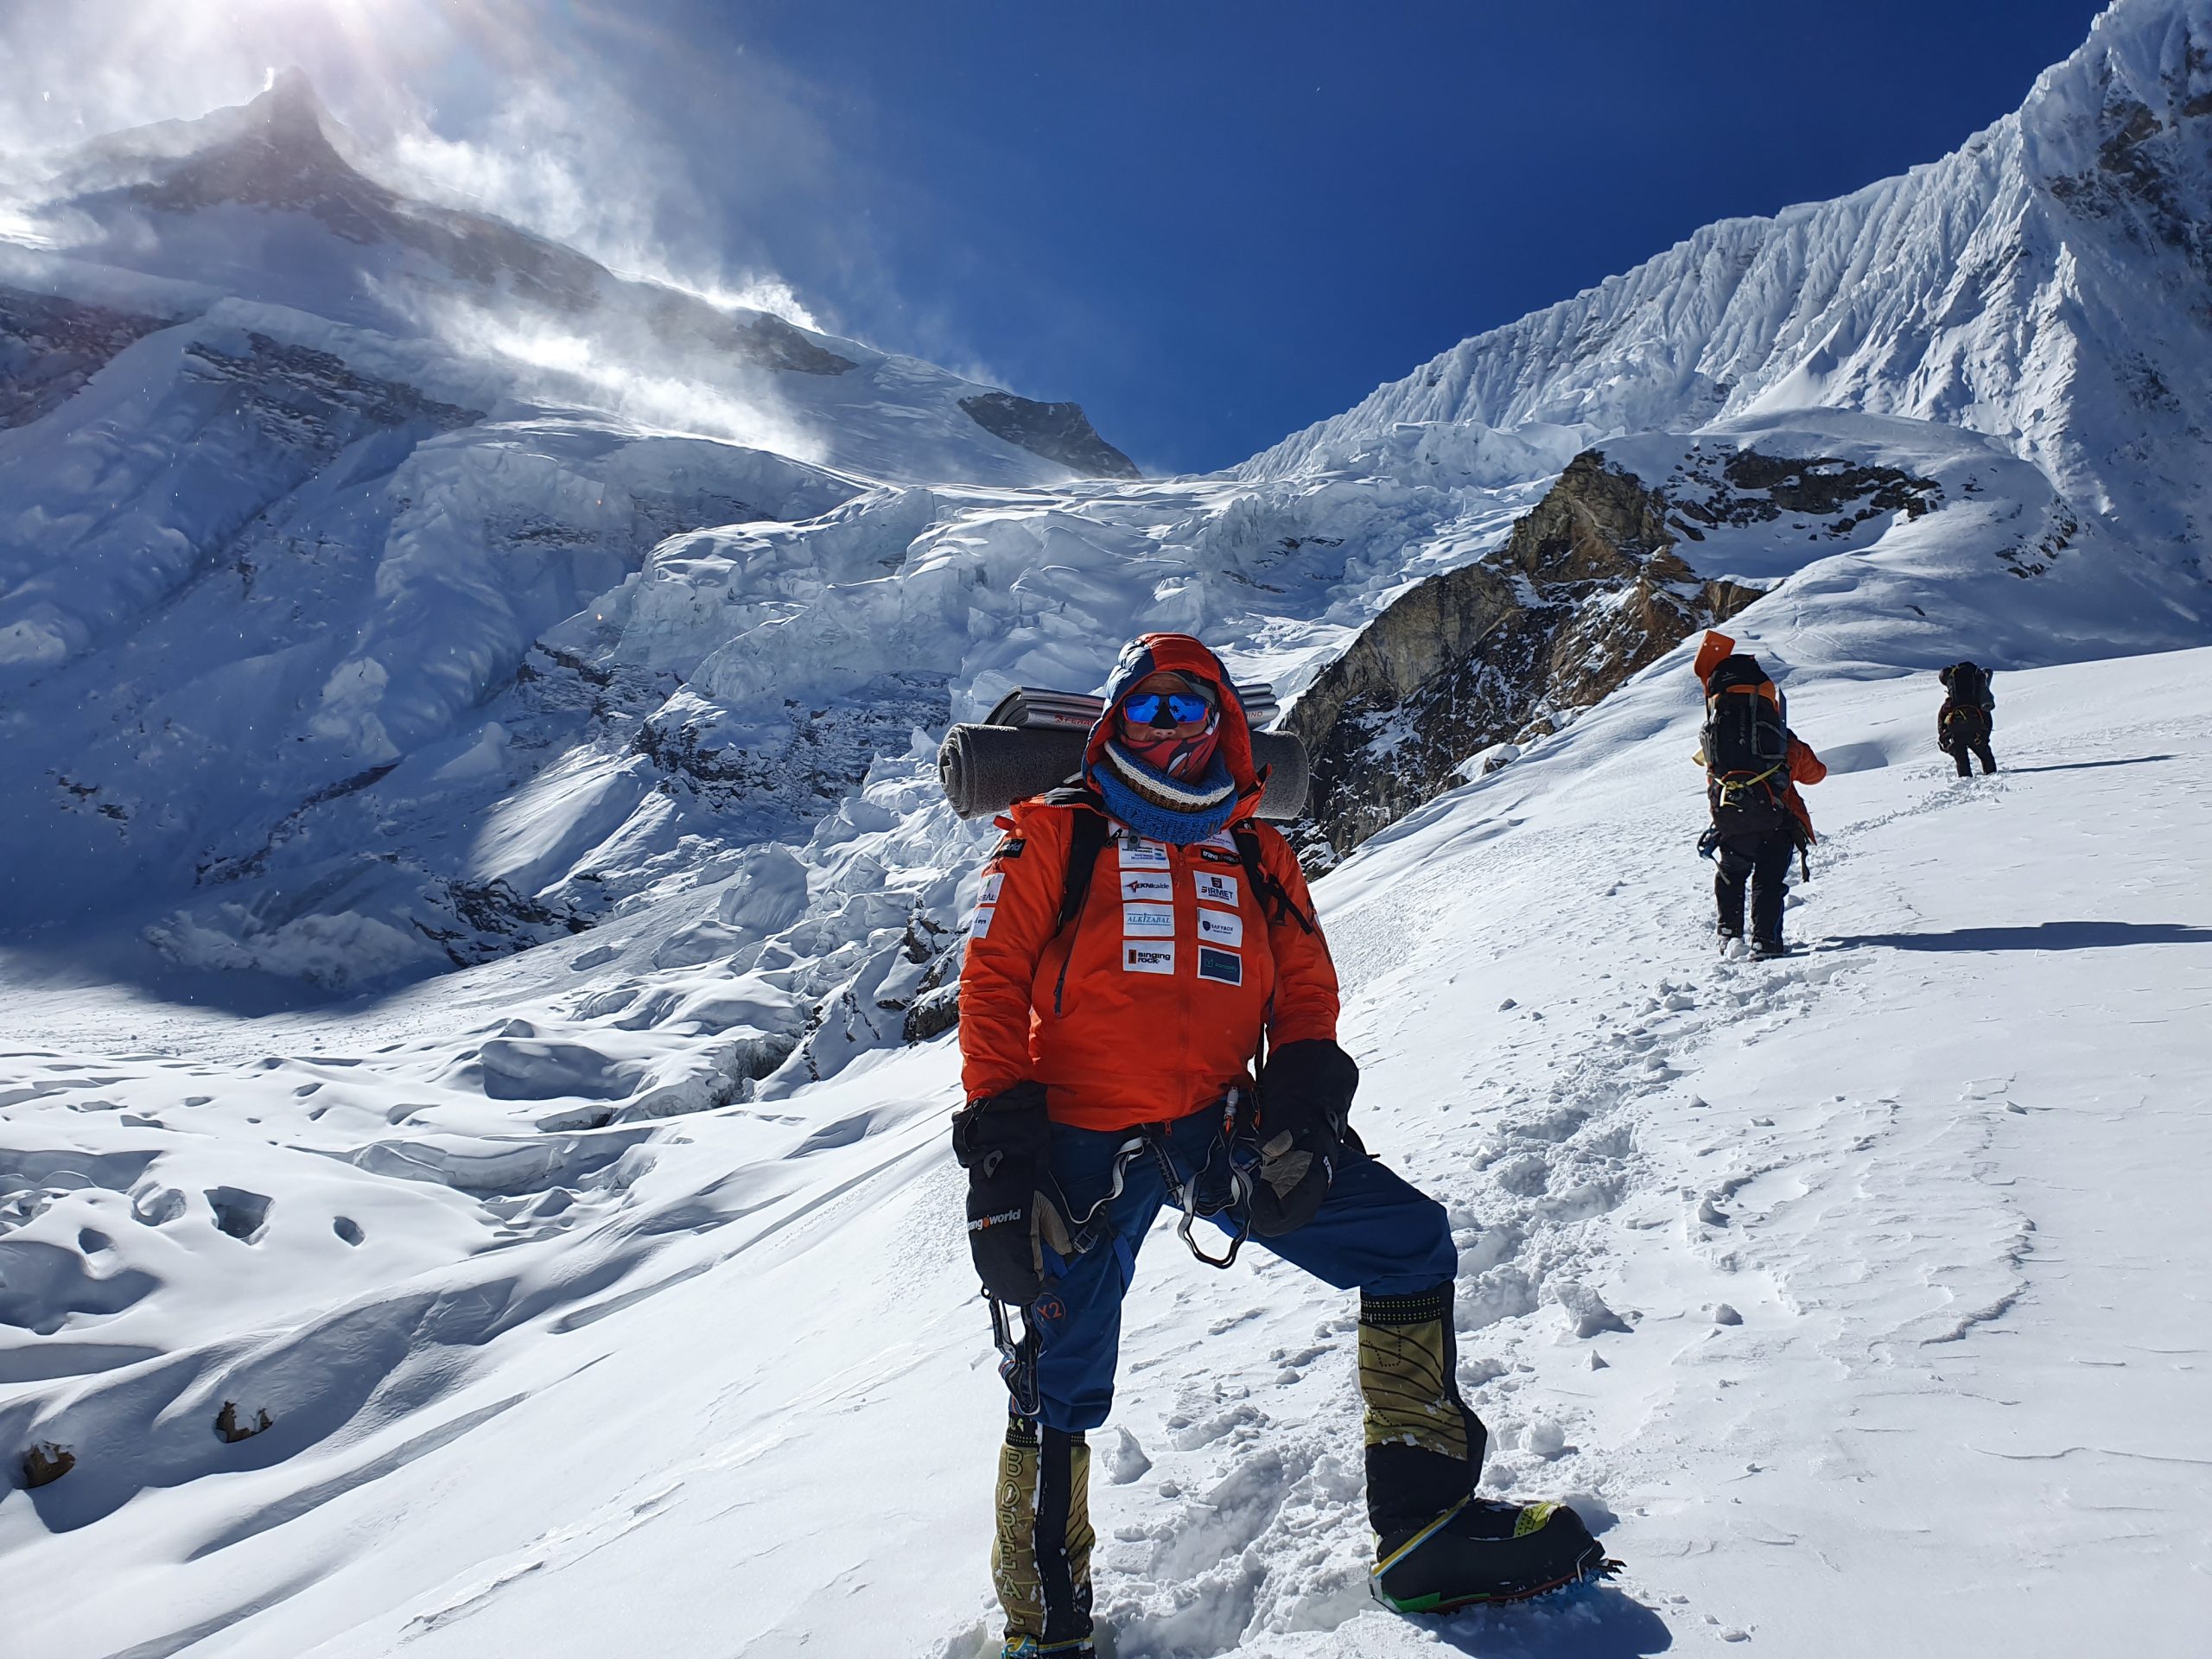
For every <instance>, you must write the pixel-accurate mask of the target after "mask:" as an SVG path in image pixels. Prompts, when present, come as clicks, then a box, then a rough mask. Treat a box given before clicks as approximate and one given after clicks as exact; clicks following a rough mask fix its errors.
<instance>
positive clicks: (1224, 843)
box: [1198, 829, 1236, 853]
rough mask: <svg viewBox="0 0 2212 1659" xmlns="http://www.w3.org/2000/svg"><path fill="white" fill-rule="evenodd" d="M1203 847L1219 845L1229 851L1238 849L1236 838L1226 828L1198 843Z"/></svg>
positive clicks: (1216, 831)
mask: <svg viewBox="0 0 2212 1659" xmlns="http://www.w3.org/2000/svg"><path fill="white" fill-rule="evenodd" d="M1198 845H1199V846H1201V847H1219V848H1221V849H1224V850H1225V851H1228V852H1232V853H1233V852H1235V851H1236V837H1235V836H1231V835H1230V833H1229V831H1228V830H1226V829H1217V830H1215V831H1214V832H1213V834H1211V835H1210V836H1207V837H1206V838H1205V840H1204V841H1202V842H1199V843H1198Z"/></svg>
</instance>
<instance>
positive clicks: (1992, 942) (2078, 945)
mask: <svg viewBox="0 0 2212 1659" xmlns="http://www.w3.org/2000/svg"><path fill="white" fill-rule="evenodd" d="M1828 943H1829V944H1831V945H1849V944H1886V945H1888V946H1889V947H1890V948H1891V950H2107V949H2110V948H2111V947H2113V946H2115V945H2122V944H2212V927H2190V926H2185V925H2183V924H2181V923H2178V922H2038V923H2037V925H2035V926H2033V927H1961V928H1954V929H1953V930H1952V931H1950V932H1948V933H1859V934H1853V935H1852V936H1851V937H1849V938H1839V939H1831V940H1829V941H1828Z"/></svg>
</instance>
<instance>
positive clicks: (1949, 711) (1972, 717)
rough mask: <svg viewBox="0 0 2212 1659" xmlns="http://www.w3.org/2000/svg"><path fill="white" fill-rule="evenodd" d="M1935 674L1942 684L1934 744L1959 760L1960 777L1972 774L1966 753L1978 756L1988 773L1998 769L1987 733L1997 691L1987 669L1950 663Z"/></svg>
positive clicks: (1993, 723)
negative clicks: (1940, 707)
mask: <svg viewBox="0 0 2212 1659" xmlns="http://www.w3.org/2000/svg"><path fill="white" fill-rule="evenodd" d="M1936 678H1938V679H1939V680H1941V681H1942V683H1943V707H1942V709H1941V710H1940V711H1939V712H1938V713H1937V715H1936V747H1937V748H1939V749H1941V750H1942V751H1943V753H1946V754H1948V755H1949V756H1950V757H1951V759H1952V760H1955V761H1956V762H1957V763H1958V768H1959V776H1960V777H1961V778H1971V777H1973V776H1974V768H1973V767H1972V766H1968V765H1967V756H1968V755H1969V754H1971V755H1974V756H1977V757H1979V758H1980V761H1981V770H1982V773H1983V775H1984V776H1985V777H1986V776H1987V775H1988V774H1989V773H1991V772H1994V771H1996V770H1997V757H1996V756H1995V755H1993V754H1992V753H1990V752H1989V739H1990V734H1991V733H1992V732H1993V731H1994V730H1995V729H1996V726H1997V715H1996V709H1997V694H1996V693H1995V692H1993V691H1992V690H1990V689H1989V671H1988V670H1987V669H1986V668H1982V667H1980V666H1978V665H1977V664H1973V663H1953V664H1951V665H1950V666H1949V667H1948V668H1947V669H1945V670H1943V671H1942V673H1940V674H1938V675H1937V676H1936Z"/></svg>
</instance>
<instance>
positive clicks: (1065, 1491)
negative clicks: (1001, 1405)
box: [991, 1417, 1096, 1659]
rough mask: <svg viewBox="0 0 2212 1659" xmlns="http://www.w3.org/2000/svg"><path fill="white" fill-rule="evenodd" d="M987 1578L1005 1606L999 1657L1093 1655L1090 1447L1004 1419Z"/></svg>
mask: <svg viewBox="0 0 2212 1659" xmlns="http://www.w3.org/2000/svg"><path fill="white" fill-rule="evenodd" d="M997 1509H998V1528H997V1535H996V1536H995V1538H994V1539H993V1541H992V1543H991V1583H992V1585H993V1586H995V1588H996V1589H997V1591H998V1592H999V1605H1000V1606H1001V1608H1003V1609H1004V1610H1005V1612H1006V1645H1005V1646H1004V1647H1002V1648H1001V1649H999V1652H1000V1654H1001V1659H1093V1656H1094V1654H1095V1652H1096V1649H1093V1648H1092V1646H1091V1644H1090V1547H1091V1544H1092V1542H1093V1541H1094V1538H1093V1535H1092V1532H1091V1529H1090V1446H1089V1445H1088V1444H1086V1443H1085V1441H1084V1438H1083V1436H1082V1435H1081V1434H1080V1433H1073V1434H1068V1433H1061V1432H1060V1431H1059V1430H1058V1429H1052V1428H1045V1427H1040V1426H1039V1425H1038V1424H1036V1423H1033V1422H1031V1421H1028V1420H1027V1418H1021V1417H1014V1418H1009V1419H1008V1420H1007V1426H1006V1445H1005V1446H1004V1447H1003V1448H1002V1449H1001V1451H1000V1452H999V1486H998V1501H997Z"/></svg>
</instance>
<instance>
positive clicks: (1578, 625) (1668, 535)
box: [1284, 450, 1904, 868]
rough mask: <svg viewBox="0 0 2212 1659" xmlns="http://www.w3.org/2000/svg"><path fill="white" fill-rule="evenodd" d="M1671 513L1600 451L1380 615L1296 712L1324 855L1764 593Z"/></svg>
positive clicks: (1307, 852) (1331, 856)
mask: <svg viewBox="0 0 2212 1659" xmlns="http://www.w3.org/2000/svg"><path fill="white" fill-rule="evenodd" d="M1758 459H1759V460H1762V461H1763V460H1764V457H1759V458H1758ZM1897 476H1898V477H1899V478H1902V477H1903V476H1904V475H1903V474H1898V475H1897ZM1853 499H1856V498H1853ZM1670 507H1671V504H1670V503H1669V500H1668V499H1667V498H1666V497H1664V496H1663V495H1662V494H1660V493H1658V492H1656V491H1654V490H1651V489H1649V488H1647V487H1646V486H1644V485H1643V483H1642V482H1640V481H1639V480H1637V479H1636V478H1633V477H1631V476H1630V475H1629V474H1626V473H1623V472H1618V471H1616V470H1613V469H1612V468H1611V467H1608V466H1607V465H1606V463H1605V457H1604V456H1603V455H1602V454H1599V453H1598V452H1597V451H1595V450H1592V451H1588V452H1586V453H1585V454H1580V455H1578V456H1577V457H1576V458H1575V459H1574V461H1573V462H1572V463H1571V464H1570V465H1569V466H1568V467H1567V470H1566V472H1565V473H1564V474H1561V475H1560V480H1559V482H1558V483H1557V484H1556V485H1554V486H1553V487H1552V489H1551V492H1550V493H1548V495H1546V496H1545V497H1544V499H1543V500H1542V501H1541V502H1539V503H1538V504H1537V505H1536V506H1535V509H1534V510H1533V511H1532V512H1529V514H1528V516H1527V517H1525V518H1522V520H1521V521H1520V522H1519V523H1518V524H1516V525H1515V526H1514V528H1513V531H1512V533H1511V535H1510V537H1509V538H1508V539H1507V541H1506V543H1505V545H1504V546H1503V548H1501V549H1499V550H1497V552H1496V553H1494V554H1492V555H1491V556H1489V557H1488V558H1486V559H1484V561H1483V562H1482V563H1478V564H1471V565H1468V566H1466V567H1465V568H1463V569H1458V570H1453V571H1450V572H1448V573H1446V574H1445V575H1440V576H1432V577H1430V578H1428V579H1427V581H1425V582H1421V583H1419V584H1417V585H1416V586H1415V587H1414V588H1411V589H1409V590H1408V592H1407V593H1405V594H1402V595H1401V596H1400V597H1399V598H1398V599H1397V600H1396V601H1394V602H1393V603H1392V604H1391V605H1390V606H1389V608H1388V609H1386V610H1385V611H1384V612H1383V613H1382V614H1381V615H1380V616H1378V617H1376V619H1375V620H1374V621H1373V622H1371V623H1370V624H1369V625H1368V626H1367V627H1366V628H1365V629H1364V630H1363V631H1362V632H1361V633H1360V635H1359V637H1358V639H1356V640H1354V641H1353V643H1352V645H1351V649H1350V650H1348V651H1347V652H1345V653H1344V655H1343V656H1342V657H1340V658H1338V659H1337V661H1336V662H1334V663H1332V664H1330V666H1329V667H1328V668H1327V669H1325V671H1323V672H1322V674H1321V676H1320V677H1319V679H1317V680H1316V681H1315V682H1314V683H1313V685H1312V686H1311V687H1310V688H1309V689H1308V690H1306V693H1305V694H1304V695H1303V696H1300V698H1299V700H1298V702H1297V703H1296V705H1295V706H1294V708H1293V709H1291V712H1290V714H1289V715H1288V717H1287V720H1286V721H1285V722H1284V725H1285V728H1286V729H1288V730H1290V731H1293V732H1295V733H1296V734H1298V735H1299V736H1300V738H1301V739H1303V740H1304V741H1305V743H1306V749H1307V751H1308V753H1310V754H1311V755H1312V757H1313V793H1312V795H1311V796H1310V797H1309V802H1310V805H1309V809H1308V810H1309V812H1310V814H1311V821H1312V822H1311V828H1310V829H1309V830H1308V831H1307V832H1306V836H1305V839H1304V845H1303V846H1302V847H1301V849H1300V850H1301V853H1302V855H1304V856H1305V858H1306V861H1307V862H1308V863H1309V865H1312V866H1314V867H1316V868H1319V867H1325V866H1326V865H1328V864H1330V863H1332V862H1333V861H1335V860H1336V859H1338V858H1339V857H1341V856H1342V855H1344V854H1345V853H1348V852H1350V851H1351V849H1353V848H1355V847H1357V845H1358V844H1359V843H1360V842H1363V841H1364V840H1366V839H1367V837H1368V836H1371V835H1373V834H1374V833H1375V832H1376V830H1378V829H1382V828H1383V827H1384V826H1385V825H1387V824H1389V823H1394V822H1395V821H1396V820H1397V819H1398V818H1400V817H1403V816H1404V815H1405V814H1406V813H1407V812H1408V811H1410V810H1412V809H1413V808H1414V807H1416V806H1418V805H1420V804H1421V803H1422V802H1424V801H1427V800H1429V799H1431V798H1433V797H1435V796H1437V795H1439V794H1441V793H1442V792H1443V791H1446V790H1447V789H1450V788H1452V787H1453V786H1454V785H1458V784H1459V783H1461V782H1463V781H1465V774H1464V768H1465V766H1466V764H1467V762H1468V761H1469V760H1470V759H1471V757H1473V756H1475V755H1477V754H1478V753H1481V752H1482V751H1483V750H1484V749H1487V748H1491V747H1493V746H1495V745H1497V744H1501V743H1506V742H1511V741H1527V740H1529V739H1531V738H1534V737H1537V736H1541V735H1543V734H1547V733H1548V732H1550V731H1552V730H1553V729H1554V728H1555V727H1556V725H1557V724H1558V723H1559V721H1560V719H1561V718H1562V717H1563V716H1564V715H1567V714H1569V713H1571V712H1573V711H1574V710H1577V709H1585V708H1587V707H1589V706H1590V705H1591V704H1592V703H1594V702H1597V701H1599V699H1600V698H1601V697H1603V696H1605V695H1606V693H1608V692H1610V691H1611V690H1613V688H1614V687H1616V686H1618V684H1620V683H1621V682H1622V681H1624V680H1625V679H1627V678H1628V677H1629V676H1630V675H1631V674H1633V673H1635V672H1636V671H1637V670H1638V669H1641V668H1643V667H1644V666H1646V665H1647V664H1650V663H1652V662H1654V661H1656V659H1657V658H1660V657H1661V656H1662V655H1664V654H1665V653H1666V652H1669V651H1670V650H1672V649H1673V648H1674V646H1675V645H1677V644H1678V643H1680V642H1681V640H1682V639H1685V638H1687V637H1688V635H1689V634H1690V632H1692V631H1693V630H1694V629H1697V628H1700V627H1703V626H1707V625H1709V624H1711V623H1714V622H1719V621H1723V620H1726V619H1727V618H1728V617H1730V616H1732V615H1733V614H1735V613H1737V612H1738V611H1740V610H1742V609H1743V608H1744V607H1745V606H1746V605H1748V604H1750V603H1751V601H1753V600H1755V599H1757V598H1758V589H1756V588H1745V587H1741V586H1738V585H1737V584H1736V583H1733V582H1706V581H1700V579H1699V578H1698V577H1697V576H1696V575H1694V573H1693V572H1692V571H1691V569H1690V568H1689V567H1688V565H1687V564H1685V563H1683V562H1682V561H1681V558H1680V557H1678V556H1676V555H1675V551H1674V548H1675V531H1674V529H1673V528H1672V526H1671V525H1670V524H1669V513H1670ZM1698 507H1699V511H1700V512H1717V511H1718V510H1717V509H1716V508H1714V507H1713V505H1711V504H1710V503H1709V502H1707V501H1700V503H1699V504H1698Z"/></svg>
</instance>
